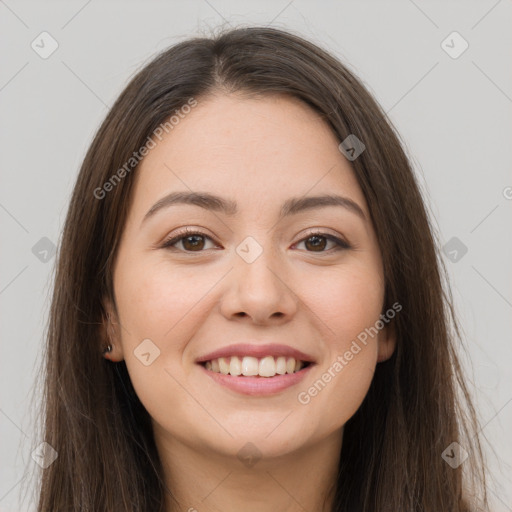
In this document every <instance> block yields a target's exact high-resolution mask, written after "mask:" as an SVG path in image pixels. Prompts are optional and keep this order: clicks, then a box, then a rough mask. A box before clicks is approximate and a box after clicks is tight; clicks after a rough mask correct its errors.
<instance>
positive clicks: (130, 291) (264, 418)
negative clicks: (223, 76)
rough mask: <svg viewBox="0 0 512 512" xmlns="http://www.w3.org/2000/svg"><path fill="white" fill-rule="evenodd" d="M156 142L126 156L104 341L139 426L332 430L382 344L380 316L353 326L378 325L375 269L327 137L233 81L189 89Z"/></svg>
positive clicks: (291, 446) (280, 441) (345, 168)
mask: <svg viewBox="0 0 512 512" xmlns="http://www.w3.org/2000/svg"><path fill="white" fill-rule="evenodd" d="M156 141H157V145H156V147H154V148H153V149H152V150H151V151H150V152H149V154H148V155H147V156H146V157H145V158H144V160H143V161H142V163H141V165H140V166H139V168H138V169H137V170H136V171H134V172H136V173H137V181H136V187H135V192H134V196H133V201H132V204H131V207H130V211H129V215H128V219H127V223H126V225H125V229H124V232H123V236H122V240H121V244H120V247H119V252H118V255H117V259H116V264H115V269H114V291H115V298H116V304H117V312H118V316H117V322H118V323H119V324H120V326H121V327H119V326H118V327H117V328H116V329H115V338H114V340H113V341H114V350H113V352H112V354H111V356H110V357H111V358H112V359H113V360H115V361H119V360H121V359H124V360H125V361H126V365H127V368H128V371H129V374H130V378H131V380H132V382H133V385H134V388H135V390H136V392H137V395H138V396H139V398H140V400H141V402H142V403H143V405H144V406H145V408H146V409H147V411H148V412H149V414H150V415H151V417H152V419H153V425H154V429H155V437H156V438H158V439H167V440H168V441H170V440H172V442H174V443H176V442H178V443H182V444H185V445H187V446H188V447H189V448H192V449H197V450H198V451H199V450H200V451H201V453H210V454H211V453H213V452H215V453H217V454H219V455H220V454H222V455H229V456H236V455H237V454H238V452H239V450H240V449H241V448H242V447H243V446H244V445H246V443H248V442H250V443H252V445H254V446H255V447H256V448H257V449H258V450H259V452H261V454H262V455H263V456H267V457H272V456H280V455H284V454H287V453H291V452H293V451H294V450H298V449H299V448H312V447H313V446H314V445H315V444H316V443H319V442H321V441H323V440H326V439H328V438H331V439H332V438H333V436H334V437H337V438H338V439H339V438H340V437H341V434H342V427H343V425H344V424H345V422H346V421H347V420H348V419H349V418H350V417H351V416H352V415H353V414H354V413H355V412H356V410H357V409H358V407H359V406H360V404H361V402H362V401H363V399H364V397H365V395H366V393H367V391H368V388H369V385H370V382H371V380H372V376H373V373H374V370H375V366H376V364H377V362H378V360H382V359H386V358H387V357H389V356H390V355H391V352H392V351H393V348H394V337H393V334H392V332H391V331H390V329H389V328H387V327H385V328H383V329H382V328H381V329H379V330H378V334H376V335H373V336H371V335H368V332H369V331H365V329H370V328H373V327H374V326H375V325H376V323H377V324H380V325H382V322H379V319H380V315H381V313H382V312H383V311H382V308H383V299H384V278H383V268H382V262H381V256H380V252H379V247H378V243H377V240H376V236H375V233H374V230H373V226H372V223H371V220H370V215H369V212H368V207H367V204H366V202H365V198H364V195H363V193H362V191H361V189H360V187H359V185H358V183H357V180H356V178H355V176H354V173H353V171H352V169H351V166H350V164H349V162H348V161H347V160H346V159H345V157H344V156H343V155H342V153H341V152H340V151H339V149H338V144H339V142H340V141H338V140H337V139H336V137H335V136H334V135H333V133H332V132H331V130H330V129H329V128H328V126H327V125H326V124H324V122H323V121H321V120H320V118H319V117H318V115H317V114H316V113H315V112H314V111H312V110H311V109H310V108H309V107H307V106H306V105H305V104H303V103H301V102H299V101H298V100H295V99H290V98H284V97H265V98H263V99H245V98H242V97H240V96H235V95H229V96H227V95H219V96H215V97H209V98H206V99H199V100H198V105H197V106H196V107H195V108H194V109H192V110H191V112H190V113H189V114H188V115H186V116H185V117H184V118H183V119H181V120H180V122H179V124H177V125H175V126H174V128H173V130H172V131H170V133H169V134H167V135H165V137H164V138H163V140H162V141H161V142H158V140H157V139H156ZM176 193H180V194H182V196H187V195H189V194H197V195H198V196H199V195H206V194H208V195H209V197H210V196H211V197H213V196H215V198H218V199H215V200H213V199H208V200H206V199H204V200H197V201H194V202H191V201H189V202H184V201H179V202H178V201H171V200H170V198H172V194H176ZM319 196H331V197H334V196H340V197H342V198H344V199H341V200H339V202H338V204H332V202H331V203H329V204H328V205H327V204H326V203H325V201H324V204H323V205H322V202H321V201H320V200H312V199H311V198H316V197H319ZM223 205H227V206H226V208H224V207H223ZM290 205H291V206H290ZM283 208H284V210H283ZM235 210H236V213H235ZM148 212H149V213H148ZM185 229H187V230H188V231H189V232H192V233H196V234H195V235H192V236H191V235H190V234H187V233H184V230H185ZM197 233H199V234H197ZM315 234H316V235H315ZM179 235H180V236H182V237H184V238H182V239H181V240H176V241H175V242H171V244H172V245H171V244H169V243H166V241H169V240H172V239H173V238H175V237H177V236H179ZM336 239H339V244H340V245H338V244H337V243H336V241H335V240H336ZM107 307H109V305H108V304H107ZM372 332H373V333H374V332H375V329H374V330H373V331H372ZM364 333H366V339H365V341H364V342H362V340H363V339H364V338H365V336H364ZM358 336H359V338H358ZM354 343H355V344H354ZM219 351H221V352H219ZM350 354H352V355H351V356H350ZM219 355H224V357H225V358H224V359H221V360H219V359H218V356H219ZM235 356H236V357H237V359H235ZM269 356H272V357H269ZM294 356H295V357H294ZM231 358H232V359H231ZM292 358H293V359H292ZM205 360H208V361H209V362H206V361H205ZM294 360H295V361H294ZM296 360H300V361H308V362H309V365H308V366H306V367H305V368H304V369H302V370H299V371H298V372H296V373H293V372H294V371H295V369H296V368H300V366H301V365H300V364H299V363H297V361H296ZM227 370H229V371H230V374H227V375H226V374H225V373H226V371H227ZM283 371H288V372H292V373H283ZM231 372H232V373H233V374H234V375H231ZM239 372H243V373H246V374H248V375H243V374H242V375H236V374H238V373H239ZM275 372H277V373H276V375H275V376H273V377H272V376H269V375H272V374H273V373H275ZM254 373H257V374H258V375H254ZM260 374H263V375H266V376H261V375H260ZM248 446H249V445H248ZM247 449H248V448H247V447H246V448H245V450H247ZM250 449H255V448H250ZM242 453H244V452H242Z"/></svg>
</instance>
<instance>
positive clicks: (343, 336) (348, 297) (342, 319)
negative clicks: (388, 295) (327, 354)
mask: <svg viewBox="0 0 512 512" xmlns="http://www.w3.org/2000/svg"><path fill="white" fill-rule="evenodd" d="M302 294H303V297H304V299H305V300H307V301H308V306H309V307H310V308H311V309H312V310H313V311H314V312H315V314H316V315H317V316H318V317H319V318H320V320H322V322H323V325H324V330H325V332H326V335H327V336H326V339H329V344H330V346H331V347H330V348H331V349H333V348H334V349H336V350H338V351H341V350H344V349H345V346H346V345H347V344H348V345H350V342H351V340H352V339H355V338H356V337H357V336H358V335H359V334H360V333H361V332H364V330H365V328H368V327H370V326H372V325H374V324H375V322H376V321H377V320H378V319H379V316H380V314H381V311H382V306H383V300H384V285H383V281H382V277H381V275H380V274H379V273H378V272H377V271H376V269H375V268H373V267H372V266H365V267H363V266H362V265H361V266H360V267H358V266H356V265H354V266H352V267H349V266H347V267H343V268H339V269H338V270H337V271H332V272H329V273H325V275H319V274H318V273H317V274H316V275H315V276H311V281H310V282H308V283H306V285H305V288H304V289H303V291H302Z"/></svg>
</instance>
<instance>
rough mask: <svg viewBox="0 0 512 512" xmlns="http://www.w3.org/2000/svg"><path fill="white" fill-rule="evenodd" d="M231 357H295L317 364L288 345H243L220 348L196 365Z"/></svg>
mask: <svg viewBox="0 0 512 512" xmlns="http://www.w3.org/2000/svg"><path fill="white" fill-rule="evenodd" d="M231 356H239V357H243V356H252V357H257V358H262V357H265V356H274V357H279V356H286V357H293V358H294V359H298V360H300V361H306V362H310V363H314V362H315V360H314V358H313V357H312V356H310V355H308V354H305V353H304V352H301V351H300V350H297V349H296V348H293V347H289V346H288V345H279V344H275V343H270V344H265V345H262V344H257V345H255V344H251V343H241V344H236V345H228V346H226V347H222V348H219V349H218V350H214V351H213V352H210V353H208V354H205V355H203V356H200V357H198V358H197V359H196V363H204V362H206V361H212V360H213V359H218V358H219V357H231Z"/></svg>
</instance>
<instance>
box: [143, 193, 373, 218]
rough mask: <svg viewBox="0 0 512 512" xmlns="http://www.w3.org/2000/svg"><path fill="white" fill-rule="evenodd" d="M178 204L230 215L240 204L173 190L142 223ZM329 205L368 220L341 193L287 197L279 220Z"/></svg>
mask: <svg viewBox="0 0 512 512" xmlns="http://www.w3.org/2000/svg"><path fill="white" fill-rule="evenodd" d="M176 204H191V205H195V206H199V207H201V208H204V209H205V210H211V211H216V212H221V213H224V214H226V215H228V216H230V217H232V216H234V215H236V214H237V213H239V211H238V205H237V203H236V201H233V200H232V199H226V198H223V197H220V196H216V195H213V194H210V193H208V192H171V193H170V194H168V195H166V196H164V197H162V198H161V199H159V200H158V201H157V202H156V203H155V204H154V205H153V206H152V207H151V208H150V209H149V210H148V212H147V213H146V215H145V216H144V218H143V219H142V222H141V224H142V223H143V222H145V221H146V220H147V219H148V218H149V217H152V216H154V215H155V213H156V212H158V211H160V210H162V209H164V208H168V207H170V206H173V205H176ZM328 206H339V207H342V208H345V209H346V210H348V211H350V212H351V213H354V214H356V215H357V216H358V217H360V218H361V219H362V220H363V221H366V215H365V214H364V212H363V209H362V208H361V207H360V206H359V205H358V204H357V203H356V202H355V201H353V200H352V199H349V198H348V197H343V196H339V195H322V196H305V197H292V198H290V199H287V200H286V201H285V202H284V203H283V205H282V207H281V211H280V214H279V220H281V219H282V218H284V217H287V216H289V215H296V214H298V213H301V212H303V211H305V210H312V209H315V208H325V207H328Z"/></svg>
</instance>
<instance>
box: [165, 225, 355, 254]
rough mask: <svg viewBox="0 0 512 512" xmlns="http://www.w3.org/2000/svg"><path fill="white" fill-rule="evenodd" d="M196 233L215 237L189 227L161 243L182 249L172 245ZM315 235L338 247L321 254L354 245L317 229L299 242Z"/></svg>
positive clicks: (349, 247) (171, 248)
mask: <svg viewBox="0 0 512 512" xmlns="http://www.w3.org/2000/svg"><path fill="white" fill-rule="evenodd" d="M194 235H197V236H202V237H204V238H208V239H210V240H212V241H213V239H212V238H211V237H209V236H208V235H206V234H205V233H202V232H201V231H195V230H192V229H189V228H187V229H186V230H185V231H182V232H181V233H178V234H177V235H176V236H173V237H172V238H170V239H169V240H165V241H164V242H163V244H162V245H161V248H162V249H169V250H180V249H176V248H173V247H172V246H173V245H175V244H176V243H178V242H180V241H181V240H183V239H185V238H188V237H189V236H194ZM314 236H320V237H322V238H326V239H327V240H330V241H331V242H334V243H335V244H336V247H335V248H334V249H330V250H327V251H319V254H325V253H328V252H330V251H333V252H336V251H340V250H347V249H351V248H352V246H351V245H350V244H349V243H347V242H345V240H342V239H340V238H338V237H336V236H334V235H330V234H329V233H322V232H321V231H315V232H311V233H308V235H307V236H306V237H305V238H303V239H302V240H299V241H298V242H297V243H301V242H304V241H305V240H308V239H309V238H312V237H314ZM206 250H207V249H206ZM204 251H205V250H202V251H185V250H183V251H181V252H185V253H188V254H191V253H192V254H193V253H196V252H197V253H200V252H204ZM307 252H311V253H313V254H314V253H315V251H307Z"/></svg>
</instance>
